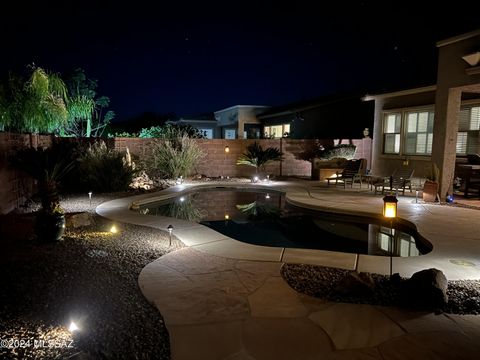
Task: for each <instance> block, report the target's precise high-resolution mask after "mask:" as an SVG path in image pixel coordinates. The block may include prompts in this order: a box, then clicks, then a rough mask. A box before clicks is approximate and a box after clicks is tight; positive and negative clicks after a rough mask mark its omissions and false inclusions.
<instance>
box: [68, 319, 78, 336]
mask: <svg viewBox="0 0 480 360" xmlns="http://www.w3.org/2000/svg"><path fill="white" fill-rule="evenodd" d="M77 330H80V328H79V327H78V326H77V324H76V323H75V322H74V321H71V322H70V325H69V326H68V331H70V332H71V333H73V332H75V331H77Z"/></svg>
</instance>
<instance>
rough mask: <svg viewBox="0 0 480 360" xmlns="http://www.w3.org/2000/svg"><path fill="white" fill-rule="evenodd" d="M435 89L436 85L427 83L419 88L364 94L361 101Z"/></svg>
mask: <svg viewBox="0 0 480 360" xmlns="http://www.w3.org/2000/svg"><path fill="white" fill-rule="evenodd" d="M436 90H437V85H429V86H424V87H419V88H414V89H407V90H401V91H395V92H391V93H385V94H378V95H365V96H364V97H363V98H362V101H371V100H377V99H384V98H388V97H397V96H405V95H414V94H421V93H425V92H430V91H436Z"/></svg>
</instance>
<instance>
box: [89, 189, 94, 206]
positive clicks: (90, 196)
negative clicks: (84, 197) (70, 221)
mask: <svg viewBox="0 0 480 360" xmlns="http://www.w3.org/2000/svg"><path fill="white" fill-rule="evenodd" d="M92 194H93V193H92V192H91V191H89V192H88V198H89V199H90V206H92Z"/></svg>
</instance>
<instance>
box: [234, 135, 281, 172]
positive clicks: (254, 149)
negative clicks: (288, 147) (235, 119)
mask: <svg viewBox="0 0 480 360" xmlns="http://www.w3.org/2000/svg"><path fill="white" fill-rule="evenodd" d="M282 159H283V154H282V152H281V151H280V150H279V149H278V148H272V147H269V148H266V149H265V150H263V148H262V146H261V145H260V144H259V143H257V142H256V141H255V142H254V143H253V144H251V145H249V146H248V147H247V152H246V153H243V154H242V155H241V156H240V157H239V158H238V160H237V165H248V166H253V167H255V172H257V173H258V168H262V169H264V168H265V165H266V164H267V163H269V162H271V161H280V160H282Z"/></svg>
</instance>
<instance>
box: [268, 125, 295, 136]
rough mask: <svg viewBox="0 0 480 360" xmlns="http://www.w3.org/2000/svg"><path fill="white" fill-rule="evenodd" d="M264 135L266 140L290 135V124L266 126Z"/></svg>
mask: <svg viewBox="0 0 480 360" xmlns="http://www.w3.org/2000/svg"><path fill="white" fill-rule="evenodd" d="M264 133H265V137H266V138H275V139H278V138H281V137H283V136H284V135H285V134H286V133H287V134H290V124H281V125H269V126H265V128H264Z"/></svg>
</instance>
